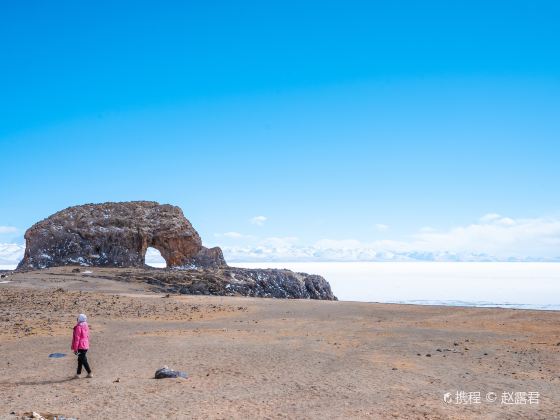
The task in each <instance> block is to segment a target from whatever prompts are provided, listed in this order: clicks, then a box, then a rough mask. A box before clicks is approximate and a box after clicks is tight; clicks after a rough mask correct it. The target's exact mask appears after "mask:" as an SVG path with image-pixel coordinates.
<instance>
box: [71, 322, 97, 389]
mask: <svg viewBox="0 0 560 420" xmlns="http://www.w3.org/2000/svg"><path fill="white" fill-rule="evenodd" d="M88 349H89V327H88V324H87V317H86V316H85V315H84V314H80V315H78V323H77V324H76V326H75V327H74V334H73V337H72V351H73V352H74V354H76V355H77V356H78V372H77V373H76V376H74V378H76V379H77V378H79V377H80V374H81V373H82V366H83V367H84V368H86V371H87V373H88V374H87V378H93V375H92V374H91V369H90V367H89V364H88V361H87V357H86V353H87V351H88Z"/></svg>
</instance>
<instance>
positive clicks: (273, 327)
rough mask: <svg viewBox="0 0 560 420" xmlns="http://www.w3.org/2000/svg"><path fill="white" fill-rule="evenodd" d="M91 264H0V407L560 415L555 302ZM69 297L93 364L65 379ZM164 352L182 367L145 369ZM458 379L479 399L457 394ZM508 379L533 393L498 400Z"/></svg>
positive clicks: (83, 414) (559, 325)
mask: <svg viewBox="0 0 560 420" xmlns="http://www.w3.org/2000/svg"><path fill="white" fill-rule="evenodd" d="M93 271H94V272H93V273H91V274H83V273H79V274H72V273H71V272H70V269H68V268H65V269H56V270H47V271H42V272H32V273H20V274H11V275H9V276H8V278H7V279H2V280H11V283H5V284H0V356H1V357H0V373H1V375H0V397H1V398H0V418H2V419H4V418H6V419H13V418H17V417H18V416H21V415H22V414H23V413H24V412H29V411H36V412H41V413H54V414H63V415H65V416H67V417H70V416H73V417H75V418H80V419H109V418H111V419H124V418H134V419H139V418H158V419H160V418H323V419H331V418H341V419H342V418H375V419H378V418H379V419H385V418H402V419H417V418H429V419H447V418H451V419H463V418H465V419H481V418H482V419H485V418H488V419H515V418H520V419H521V418H523V419H533V418H535V419H554V418H560V345H558V344H557V343H560V313H559V312H545V311H526V310H523V311H520V310H509V309H483V308H480V309H479V308H452V307H437V306H413V305H383V304H369V303H356V302H327V301H296V300H273V299H253V298H236V297H227V298H226V297H197V296H171V297H169V298H163V297H162V295H155V294H150V293H149V288H147V287H144V285H142V284H137V283H134V282H122V281H120V282H115V281H113V280H110V275H108V274H110V270H105V271H104V270H93ZM103 276H105V277H107V278H106V279H103V278H101V277H103ZM80 291H81V292H80ZM79 312H85V313H87V314H88V315H89V317H90V327H91V347H90V351H89V353H88V358H89V360H90V364H91V366H92V368H93V370H94V374H95V377H94V378H93V379H85V378H84V379H78V380H73V379H71V377H72V376H73V374H74V373H75V366H76V358H75V356H74V355H73V354H72V353H71V352H70V350H69V346H70V337H71V332H72V330H71V328H72V327H73V325H74V319H75V316H76V315H77V313H79ZM438 349H439V351H438ZM53 352H64V353H67V354H68V356H67V357H65V358H62V359H49V358H48V355H49V354H50V353H53ZM427 355H430V356H427ZM163 365H168V366H169V367H171V368H175V369H181V370H185V371H187V372H188V374H189V376H190V377H189V378H188V379H186V380H179V379H164V380H156V379H153V375H154V372H155V370H156V369H157V368H159V367H162V366H163ZM117 378H118V379H119V381H118V382H115V381H116V380H117ZM457 391H465V392H480V393H481V396H482V402H481V403H480V404H455V401H454V400H455V398H456V392H457ZM446 392H450V393H451V397H452V398H453V402H451V403H449V404H446V403H445V402H444V401H443V395H444V394H445V393H446ZM488 392H495V393H496V394H497V396H498V401H496V402H493V403H491V402H485V395H486V393H488ZM502 392H539V394H540V395H539V403H538V404H532V405H530V404H517V405H515V404H514V405H506V404H502V403H501V395H502ZM10 413H15V414H10Z"/></svg>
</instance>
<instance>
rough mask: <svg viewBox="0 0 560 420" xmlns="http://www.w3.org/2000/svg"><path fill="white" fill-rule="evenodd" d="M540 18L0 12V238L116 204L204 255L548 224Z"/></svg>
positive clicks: (386, 9)
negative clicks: (181, 218)
mask: <svg viewBox="0 0 560 420" xmlns="http://www.w3.org/2000/svg"><path fill="white" fill-rule="evenodd" d="M558 22H560V6H559V3H558V2H556V1H523V2H521V1H492V2H489V1H472V0H471V1H456V2H449V1H421V2H420V1H390V2H388V1H320V2H319V1H317V2H315V1H305V2H301V1H298V2H295V1H294V2H292V1H281V2H280V1H279V2H263V1H254V2H248V1H236V2H231V1H229V2H202V1H200V2H192V1H187V2H179V1H177V2H172V1H168V2H144V1H134V2H132V1H131V2H128V1H120V2H104V1H96V2H79V1H78V2H77V1H60V2H56V3H53V2H44V1H29V2H10V4H9V3H8V2H4V3H3V4H2V5H1V6H0V153H1V170H2V178H1V180H0V185H1V187H0V193H1V196H0V199H1V201H2V205H1V206H0V226H5V227H15V228H17V229H18V232H17V234H14V233H13V231H12V230H10V233H4V234H1V232H0V242H1V241H4V242H6V241H11V240H17V237H19V236H21V234H22V232H23V231H24V230H25V229H26V228H27V227H29V226H30V225H31V224H32V223H34V222H35V221H37V220H39V219H42V218H44V217H46V216H48V215H49V214H51V213H53V212H54V211H57V210H59V209H61V208H64V207H67V206H70V205H75V204H81V203H85V202H102V201H120V200H133V199H150V200H156V201H160V202H166V203H173V204H177V205H179V206H181V207H182V208H183V209H184V211H185V214H186V215H187V217H188V218H189V219H191V221H192V222H193V224H194V225H195V227H196V228H197V229H198V230H199V231H200V233H201V234H202V236H203V238H204V239H205V240H206V241H207V242H212V243H220V239H219V236H216V234H218V235H219V234H222V233H224V232H231V231H235V232H239V233H241V234H243V235H255V236H258V237H262V238H264V237H286V236H297V237H298V238H299V241H300V243H301V244H302V245H304V244H311V243H314V242H315V241H318V240H321V239H325V238H329V239H356V240H359V241H372V240H379V239H399V240H400V239H403V238H405V237H406V236H407V235H410V234H411V233H413V232H415V231H417V230H418V229H420V228H422V227H424V226H430V227H432V228H435V229H444V230H445V229H450V228H452V227H453V226H462V225H467V224H469V223H472V222H473V221H476V220H478V218H479V217H481V216H482V215H484V214H487V213H499V214H502V215H505V216H508V217H512V218H557V217H558V216H560V194H558V186H559V185H560V170H559V169H558V167H559V164H558V161H559V160H560V47H559V45H560V30H559V29H558ZM258 215H263V216H265V217H266V218H267V220H266V222H265V223H264V224H263V225H262V226H259V225H256V224H251V223H249V222H248V221H249V219H251V218H252V217H254V216H258ZM380 224H382V225H387V228H383V229H376V228H375V226H376V225H380ZM4 231H7V229H4ZM230 239H231V238H229V239H228V240H230ZM224 240H225V239H224Z"/></svg>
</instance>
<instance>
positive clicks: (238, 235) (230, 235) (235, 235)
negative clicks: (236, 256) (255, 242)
mask: <svg viewBox="0 0 560 420" xmlns="http://www.w3.org/2000/svg"><path fill="white" fill-rule="evenodd" d="M222 236H225V237H226V238H242V237H243V235H242V234H241V233H239V232H226V233H224V234H222Z"/></svg>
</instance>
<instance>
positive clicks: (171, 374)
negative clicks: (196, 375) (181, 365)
mask: <svg viewBox="0 0 560 420" xmlns="http://www.w3.org/2000/svg"><path fill="white" fill-rule="evenodd" d="M187 377H188V376H187V374H186V372H181V371H180V370H173V369H169V368H168V367H167V366H164V367H162V368H161V369H158V370H156V374H155V378H156V379H164V378H185V379H186V378H187Z"/></svg>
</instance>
